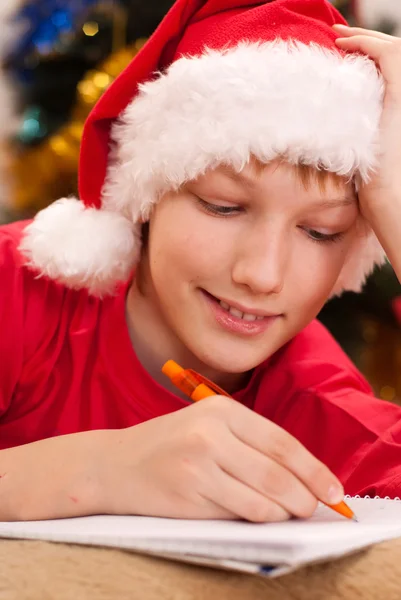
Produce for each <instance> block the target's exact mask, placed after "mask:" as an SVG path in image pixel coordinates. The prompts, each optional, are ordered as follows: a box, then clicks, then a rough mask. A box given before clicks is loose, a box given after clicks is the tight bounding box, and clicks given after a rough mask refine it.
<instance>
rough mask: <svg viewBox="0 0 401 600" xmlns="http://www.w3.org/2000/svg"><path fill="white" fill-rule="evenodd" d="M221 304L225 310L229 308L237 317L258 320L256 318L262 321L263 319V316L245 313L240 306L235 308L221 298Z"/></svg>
mask: <svg viewBox="0 0 401 600" xmlns="http://www.w3.org/2000/svg"><path fill="white" fill-rule="evenodd" d="M220 306H221V307H222V308H224V310H227V311H228V312H229V313H231V314H232V315H233V316H234V317H237V319H244V321H256V319H257V320H258V321H260V320H262V319H263V317H257V316H256V315H251V314H249V313H243V312H241V311H240V310H238V308H233V307H232V306H230V305H229V304H227V302H223V301H222V300H220Z"/></svg>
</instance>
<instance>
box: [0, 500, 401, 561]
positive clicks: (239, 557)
mask: <svg viewBox="0 0 401 600" xmlns="http://www.w3.org/2000/svg"><path fill="white" fill-rule="evenodd" d="M347 503H348V504H349V506H350V507H351V508H352V509H353V510H354V512H355V513H356V515H357V517H358V520H359V522H358V523H355V522H354V521H350V520H347V519H345V518H344V517H341V516H340V515H338V514H337V513H335V512H333V511H332V510H330V509H328V508H327V507H325V506H320V507H319V508H318V510H317V511H316V513H315V515H314V516H313V517H312V518H311V519H308V520H295V519H294V520H291V521H288V522H286V523H272V524H263V525H259V524H251V523H245V522H233V521H188V520H177V519H156V518H150V517H130V516H127V517H124V516H93V517H81V518H76V519H62V520H56V521H31V522H16V523H8V522H0V537H4V538H19V539H36V540H47V541H53V542H67V543H74V544H86V545H97V546H110V547H115V548H123V549H129V550H137V551H141V552H148V553H152V554H159V555H174V557H175V558H176V557H177V555H180V554H183V555H184V554H185V555H189V556H193V557H200V558H202V557H203V558H209V559H213V560H217V561H227V564H229V561H241V562H244V563H254V564H262V565H281V566H283V565H288V566H297V565H300V564H304V563H307V562H312V561H316V560H327V559H329V558H334V557H338V556H342V555H344V554H348V553H350V552H352V551H355V550H358V549H361V548H364V547H367V546H369V545H371V544H373V543H377V542H380V541H384V540H388V539H392V538H396V537H401V503H400V502H395V501H391V500H378V499H377V500H376V499H375V500H371V499H354V498H353V499H350V500H347ZM212 562H213V561H212Z"/></svg>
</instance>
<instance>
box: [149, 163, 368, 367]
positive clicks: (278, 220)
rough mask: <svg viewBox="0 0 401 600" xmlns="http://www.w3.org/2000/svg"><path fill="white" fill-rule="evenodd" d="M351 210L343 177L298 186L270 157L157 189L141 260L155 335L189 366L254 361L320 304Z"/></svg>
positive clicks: (354, 212)
mask: <svg viewBox="0 0 401 600" xmlns="http://www.w3.org/2000/svg"><path fill="white" fill-rule="evenodd" d="M358 215H359V212H358V205H357V200H356V198H355V195H354V192H353V190H352V186H351V184H346V183H345V182H343V181H340V180H338V181H336V180H334V178H333V179H328V180H327V181H326V182H325V185H324V186H322V185H319V182H318V181H317V179H316V180H315V178H312V179H311V180H310V182H309V184H308V185H307V186H305V185H303V184H302V182H301V180H300V177H299V174H298V171H297V170H296V169H295V168H294V167H291V166H289V165H288V164H283V163H278V162H274V163H271V164H270V165H268V166H267V167H266V168H265V169H264V170H262V171H261V172H259V171H257V170H255V168H254V167H253V166H251V165H248V166H247V167H246V168H245V169H244V170H243V171H242V173H241V175H235V173H234V171H231V170H230V169H229V168H227V167H219V168H217V169H216V170H214V171H209V172H208V173H207V174H205V175H203V176H201V177H199V178H198V179H197V180H196V181H194V182H191V183H189V184H187V185H186V186H185V187H184V188H183V189H182V190H181V191H180V192H178V193H171V194H167V195H166V196H165V197H164V198H163V199H162V200H161V201H160V203H159V204H158V205H157V206H156V207H155V209H154V212H153V213H152V217H151V220H150V230H149V240H148V248H147V251H146V252H145V253H144V255H143V258H142V261H145V263H146V264H142V265H141V267H144V269H141V270H142V271H143V272H144V273H146V274H147V275H146V279H147V284H146V288H147V289H148V291H149V294H148V295H149V301H150V302H152V303H153V304H154V306H153V309H154V311H156V313H157V315H158V321H159V322H160V323H161V324H162V327H164V329H165V331H164V334H163V339H166V336H167V338H168V336H169V335H171V337H172V338H174V340H175V342H174V345H175V347H176V344H177V340H178V341H179V343H180V344H181V345H182V348H184V349H185V352H187V353H188V363H189V364H193V361H190V359H189V358H190V356H191V355H192V358H194V357H195V358H196V359H197V361H201V362H202V363H204V364H206V365H208V366H209V367H210V368H212V369H216V370H218V371H220V372H226V373H242V372H245V371H248V370H250V369H252V368H254V367H255V366H257V365H258V364H260V363H261V362H262V361H263V360H265V359H266V358H267V357H269V356H270V355H271V354H273V353H274V352H275V351H276V350H278V349H279V348H280V347H281V346H282V345H283V344H285V343H286V342H287V341H288V340H289V339H291V338H292V337H293V336H294V335H295V334H296V333H298V332H299V331H300V330H301V329H302V328H303V327H304V326H305V325H306V324H307V323H308V322H310V321H311V320H312V319H313V318H314V317H315V316H316V315H317V313H318V312H319V311H320V309H321V307H322V306H323V304H324V303H325V301H326V300H327V298H328V296H329V295H330V293H331V291H332V289H333V286H334V284H335V282H336V280H337V278H338V276H339V273H340V271H341V268H342V266H343V264H344V261H345V258H346V255H347V252H348V250H349V248H350V244H351V242H352V240H353V239H354V237H355V235H356V229H357V227H356V224H357V219H358ZM156 313H155V314H156ZM185 352H184V355H185ZM180 354H181V356H183V354H182V353H181V352H180ZM166 358H174V357H170V356H169V357H166Z"/></svg>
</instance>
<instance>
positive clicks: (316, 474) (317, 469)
mask: <svg viewBox="0 0 401 600" xmlns="http://www.w3.org/2000/svg"><path fill="white" fill-rule="evenodd" d="M305 478H306V480H307V482H308V483H309V485H313V486H314V487H315V486H316V483H319V484H321V485H322V486H324V487H325V488H326V487H328V486H329V484H330V483H331V481H332V478H333V477H332V475H330V471H329V470H328V468H327V467H326V466H325V465H324V464H323V463H321V462H318V461H317V460H314V461H311V462H310V463H309V464H308V466H307V467H306V468H305Z"/></svg>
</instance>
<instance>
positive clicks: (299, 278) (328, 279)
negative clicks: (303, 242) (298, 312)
mask: <svg viewBox="0 0 401 600" xmlns="http://www.w3.org/2000/svg"><path fill="white" fill-rule="evenodd" d="M307 243H308V246H309V247H308V248H307V250H305V249H304V251H303V252H302V253H301V252H300V251H299V252H296V253H295V256H294V258H293V265H292V272H293V273H294V277H293V278H292V281H293V285H292V286H291V287H292V288H293V291H295V290H296V295H295V296H294V297H295V298H297V302H302V304H303V305H304V306H305V307H310V311H311V312H312V313H315V312H316V311H319V310H320V308H321V307H322V306H323V305H324V304H325V302H326V300H327V299H328V297H329V296H330V295H331V292H332V289H333V287H334V285H335V283H336V281H337V279H338V277H339V275H340V273H341V270H342V267H343V266H344V263H345V261H346V257H347V254H348V251H349V247H350V243H349V241H345V240H343V241H340V242H335V243H333V244H328V245H327V246H325V245H324V244H322V245H319V244H317V243H313V242H309V241H308V242H307ZM301 256H302V257H303V259H302V260H301V259H300V257H301Z"/></svg>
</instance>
